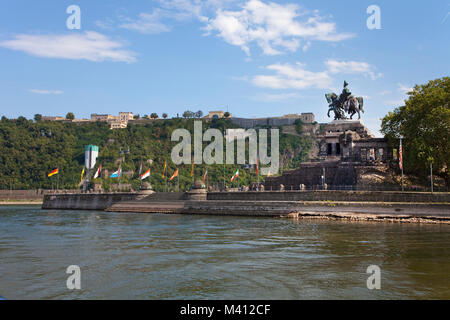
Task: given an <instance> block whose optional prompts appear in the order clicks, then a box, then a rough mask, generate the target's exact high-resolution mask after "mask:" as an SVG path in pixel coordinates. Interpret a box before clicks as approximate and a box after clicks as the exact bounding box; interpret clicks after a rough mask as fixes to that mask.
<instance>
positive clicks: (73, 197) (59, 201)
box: [42, 193, 139, 210]
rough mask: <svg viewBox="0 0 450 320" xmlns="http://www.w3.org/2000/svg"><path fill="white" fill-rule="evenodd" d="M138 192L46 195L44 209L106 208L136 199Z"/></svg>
mask: <svg viewBox="0 0 450 320" xmlns="http://www.w3.org/2000/svg"><path fill="white" fill-rule="evenodd" d="M138 196H139V194H137V193H102V194H55V195H51V194H48V195H45V197H44V203H43V205H42V209H63V210H105V209H107V208H109V207H110V206H112V205H113V204H115V203H119V202H122V201H131V200H136V199H137V197H138Z"/></svg>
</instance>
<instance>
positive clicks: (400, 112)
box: [381, 77, 450, 186]
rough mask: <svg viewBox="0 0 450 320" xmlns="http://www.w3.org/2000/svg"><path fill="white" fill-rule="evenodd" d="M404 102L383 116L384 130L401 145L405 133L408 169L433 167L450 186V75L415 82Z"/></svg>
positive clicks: (405, 156) (396, 143)
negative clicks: (399, 140)
mask: <svg viewBox="0 0 450 320" xmlns="http://www.w3.org/2000/svg"><path fill="white" fill-rule="evenodd" d="M408 96H409V98H408V100H407V101H406V102H405V105H404V106H402V107H399V108H396V109H395V110H394V111H393V112H389V114H388V115H386V116H385V117H384V118H383V119H382V124H381V132H382V133H383V134H385V135H386V137H387V138H388V139H389V140H390V141H391V143H392V144H393V145H394V146H398V139H399V138H400V137H403V154H404V157H403V158H404V167H405V170H406V171H409V172H416V173H417V172H423V173H424V175H426V173H427V172H428V170H427V169H428V168H429V166H430V162H432V163H433V171H434V172H435V174H437V175H438V176H440V177H442V178H443V179H444V180H445V183H446V185H447V186H449V171H448V165H449V160H450V157H449V156H450V153H449V150H450V108H449V102H450V78H449V77H444V78H441V79H436V80H432V81H430V82H428V83H427V84H425V85H416V86H415V87H414V90H413V91H412V92H409V93H408Z"/></svg>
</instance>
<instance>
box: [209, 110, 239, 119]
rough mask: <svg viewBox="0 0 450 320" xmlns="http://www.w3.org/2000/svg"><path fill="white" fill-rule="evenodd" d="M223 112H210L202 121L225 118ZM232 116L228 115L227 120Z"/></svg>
mask: <svg viewBox="0 0 450 320" xmlns="http://www.w3.org/2000/svg"><path fill="white" fill-rule="evenodd" d="M225 113H226V112H225V111H210V112H209V113H208V115H207V116H205V117H204V119H222V118H225ZM232 117H233V116H232V115H231V113H230V116H229V117H228V118H232Z"/></svg>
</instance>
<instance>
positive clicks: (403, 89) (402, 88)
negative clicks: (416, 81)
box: [397, 83, 414, 94]
mask: <svg viewBox="0 0 450 320" xmlns="http://www.w3.org/2000/svg"><path fill="white" fill-rule="evenodd" d="M397 86H398V91H399V92H401V93H404V94H407V93H408V92H410V91H414V88H411V87H409V86H406V85H404V84H401V83H397Z"/></svg>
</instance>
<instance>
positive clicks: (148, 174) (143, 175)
mask: <svg viewBox="0 0 450 320" xmlns="http://www.w3.org/2000/svg"><path fill="white" fill-rule="evenodd" d="M148 177H150V169H148V171H147V172H145V173H144V174H142V175H141V176H140V179H141V180H145V179H147V178H148Z"/></svg>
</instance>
